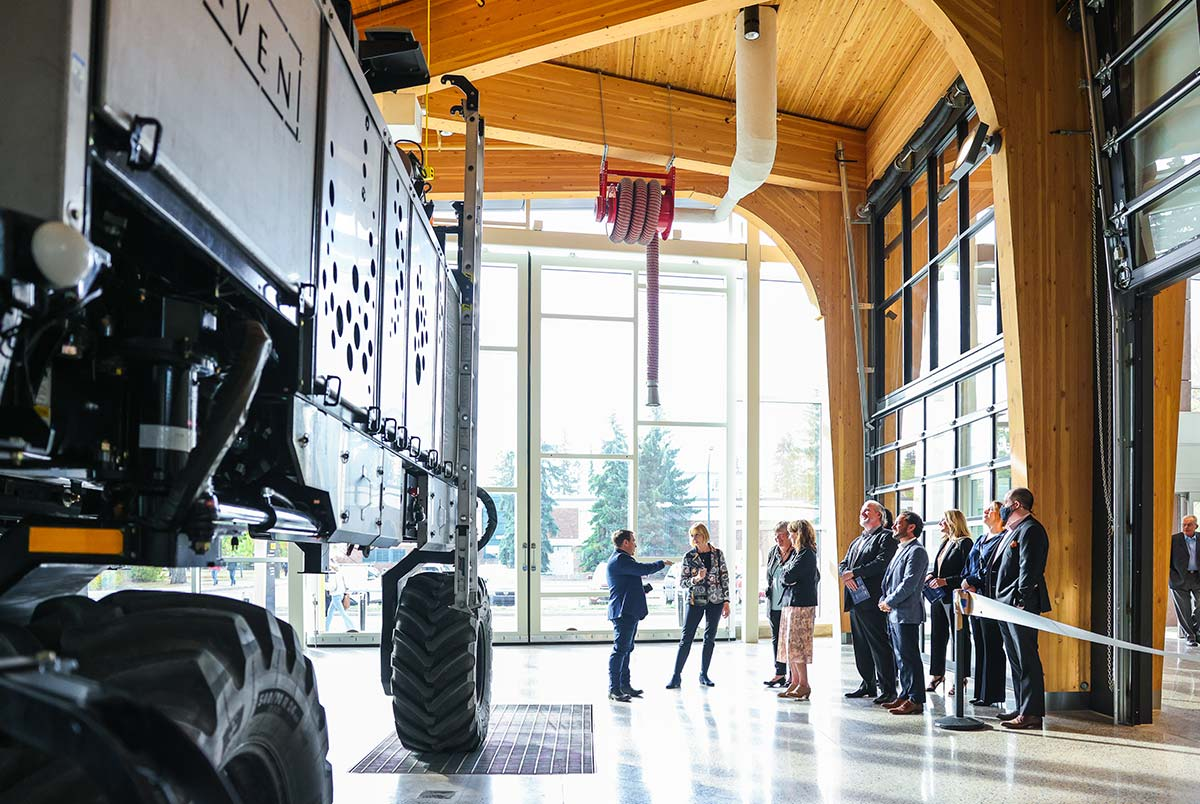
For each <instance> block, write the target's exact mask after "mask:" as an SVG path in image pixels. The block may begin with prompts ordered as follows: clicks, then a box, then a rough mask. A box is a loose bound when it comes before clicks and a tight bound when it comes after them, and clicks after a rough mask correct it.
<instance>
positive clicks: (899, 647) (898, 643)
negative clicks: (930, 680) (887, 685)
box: [888, 621, 925, 704]
mask: <svg viewBox="0 0 1200 804" xmlns="http://www.w3.org/2000/svg"><path fill="white" fill-rule="evenodd" d="M888 632H889V633H890V634H891V636H892V652H893V653H895V655H896V667H897V668H898V669H899V670H900V692H899V694H898V695H897V696H896V697H897V698H907V699H908V700H910V701H912V702H913V703H915V704H924V703H925V666H924V664H922V662H921V626H920V625H919V624H918V623H893V622H890V621H889V622H888Z"/></svg>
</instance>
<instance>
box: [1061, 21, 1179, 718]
mask: <svg viewBox="0 0 1200 804" xmlns="http://www.w3.org/2000/svg"><path fill="white" fill-rule="evenodd" d="M1069 1H1070V3H1071V6H1070V7H1068V25H1071V27H1076V26H1078V29H1079V30H1081V32H1082V35H1083V44H1084V62H1085V67H1086V71H1087V77H1086V84H1087V86H1086V88H1087V91H1088V104H1089V111H1090V117H1091V134H1092V151H1093V157H1094V174H1095V179H1094V185H1095V204H1096V210H1095V213H1094V214H1095V218H1096V222H1097V226H1098V229H1099V231H1098V232H1097V233H1096V235H1097V236H1096V237H1095V238H1094V240H1095V243H1096V250H1097V252H1099V253H1098V254H1097V257H1098V259H1097V260H1095V264H1094V265H1093V271H1094V279H1095V291H1094V293H1095V314H1096V321H1097V328H1096V350H1097V393H1098V395H1099V398H1098V412H1099V425H1100V440H1101V444H1102V445H1104V448H1103V449H1101V466H1100V469H1101V477H1102V485H1103V487H1104V490H1105V497H1106V500H1105V502H1106V507H1107V509H1108V511H1109V513H1110V515H1111V522H1110V545H1111V548H1110V555H1109V577H1108V592H1109V607H1108V608H1109V623H1108V625H1109V632H1110V633H1111V634H1112V635H1113V636H1116V637H1117V638H1119V639H1124V640H1126V641H1130V642H1138V643H1141V644H1146V645H1148V644H1152V643H1151V639H1152V636H1153V634H1152V630H1153V622H1152V612H1153V606H1152V605H1151V601H1152V598H1153V592H1154V590H1153V588H1152V576H1153V574H1152V573H1149V572H1142V571H1139V570H1140V568H1147V567H1152V566H1153V562H1154V537H1153V532H1154V524H1153V516H1154V511H1153V504H1152V500H1153V491H1154V488H1153V481H1154V476H1153V467H1154V460H1153V446H1154V445H1153V435H1152V433H1153V420H1154V419H1153V392H1154V370H1153V360H1152V356H1153V346H1154V316H1153V295H1154V293H1155V292H1156V291H1157V290H1160V289H1162V288H1164V287H1166V286H1168V285H1170V284H1172V283H1174V282H1176V281H1178V280H1179V279H1181V278H1183V277H1185V276H1188V275H1189V274H1191V273H1194V272H1195V271H1196V270H1197V269H1198V268H1200V238H1195V239H1192V240H1191V241H1190V242H1183V243H1180V244H1178V245H1177V247H1175V248H1172V249H1169V250H1166V249H1164V250H1162V251H1161V252H1160V251H1159V250H1158V249H1157V248H1156V246H1157V245H1159V244H1156V243H1155V235H1154V232H1153V229H1152V226H1153V223H1154V222H1153V220H1152V215H1153V214H1155V213H1154V210H1155V209H1156V208H1158V207H1159V205H1162V204H1165V203H1169V202H1170V201H1171V198H1172V194H1174V193H1176V192H1177V191H1179V190H1180V189H1181V188H1184V187H1185V186H1187V185H1189V182H1192V181H1193V180H1194V179H1196V177H1197V176H1200V159H1193V160H1192V161H1191V162H1190V163H1183V164H1180V165H1170V166H1169V167H1173V169H1172V170H1169V171H1166V172H1165V175H1163V176H1161V177H1157V176H1156V177H1155V178H1156V181H1155V182H1154V183H1152V184H1148V185H1147V186H1146V187H1144V188H1143V187H1139V186H1137V183H1136V181H1131V177H1133V176H1134V175H1135V173H1134V171H1135V170H1137V169H1138V168H1139V167H1140V166H1138V165H1137V164H1136V159H1137V156H1138V154H1137V142H1138V139H1137V138H1138V135H1139V134H1141V133H1144V132H1146V131H1147V130H1148V129H1149V128H1150V126H1151V125H1152V124H1153V123H1154V122H1155V121H1157V120H1160V119H1161V118H1162V117H1163V115H1165V114H1166V113H1167V112H1168V111H1170V110H1171V109H1173V108H1176V106H1177V104H1179V103H1180V101H1181V100H1183V99H1184V98H1186V97H1188V95H1189V93H1191V92H1192V91H1193V90H1195V89H1196V88H1197V87H1200V52H1197V64H1196V68H1195V69H1193V70H1192V71H1191V72H1190V73H1189V74H1187V75H1185V76H1184V77H1183V78H1182V80H1179V81H1178V82H1177V83H1175V84H1174V85H1173V86H1171V87H1170V88H1169V89H1167V90H1166V91H1165V92H1162V93H1161V94H1159V95H1158V97H1156V98H1155V99H1154V100H1153V101H1151V102H1149V103H1148V104H1146V105H1145V106H1144V108H1141V109H1139V110H1137V111H1136V112H1135V113H1134V114H1132V115H1125V114H1123V109H1124V108H1129V107H1130V106H1131V104H1126V103H1125V102H1124V101H1123V98H1122V92H1123V91H1128V87H1130V86H1132V85H1133V75H1134V70H1135V63H1136V64H1137V65H1138V68H1139V69H1152V67H1153V63H1150V64H1146V63H1144V62H1138V59H1139V57H1140V56H1144V55H1146V54H1147V51H1148V48H1150V47H1152V46H1153V45H1155V43H1156V42H1157V43H1159V44H1162V42H1163V41H1164V40H1162V39H1160V37H1162V36H1163V34H1164V32H1165V31H1168V30H1174V31H1178V30H1179V26H1180V25H1182V24H1184V23H1186V22H1187V17H1188V12H1189V11H1191V12H1193V13H1194V12H1195V11H1196V8H1197V0H1173V1H1172V2H1169V3H1167V4H1166V5H1165V6H1164V7H1163V8H1162V9H1161V10H1160V11H1159V12H1157V13H1156V14H1154V15H1153V16H1152V17H1151V18H1150V19H1148V20H1146V21H1145V22H1144V23H1143V24H1141V25H1140V26H1139V27H1138V28H1137V30H1135V31H1130V34H1129V35H1128V36H1124V37H1123V36H1120V35H1118V31H1119V30H1121V28H1131V27H1132V26H1131V25H1129V24H1128V21H1127V19H1126V17H1127V15H1128V14H1129V13H1130V11H1131V4H1130V3H1129V2H1128V1H1127V0H1126V1H1125V2H1123V1H1122V0H1108V1H1107V2H1106V0H1069ZM1197 18H1200V17H1197ZM1191 24H1192V25H1195V24H1196V23H1195V22H1192V23H1191ZM1179 161H1180V162H1183V160H1182V159H1180V160H1179ZM1168 225H1169V224H1168ZM1147 357H1149V358H1150V359H1146V358H1147ZM1109 673H1110V675H1109V681H1110V684H1111V685H1112V692H1113V719H1114V722H1116V723H1119V724H1126V725H1134V724H1139V723H1149V722H1150V721H1151V718H1152V711H1153V696H1152V679H1151V674H1152V664H1151V661H1150V657H1149V656H1147V655H1145V654H1139V655H1136V656H1133V655H1130V653H1129V652H1128V651H1123V650H1116V651H1110V653H1109Z"/></svg>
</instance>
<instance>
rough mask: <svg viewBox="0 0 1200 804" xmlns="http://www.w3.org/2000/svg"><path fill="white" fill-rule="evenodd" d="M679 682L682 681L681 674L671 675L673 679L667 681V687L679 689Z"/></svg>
mask: <svg viewBox="0 0 1200 804" xmlns="http://www.w3.org/2000/svg"><path fill="white" fill-rule="evenodd" d="M679 683H680V679H679V676H671V680H670V681H668V682H667V689H669V690H677V689H679Z"/></svg>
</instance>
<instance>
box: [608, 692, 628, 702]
mask: <svg viewBox="0 0 1200 804" xmlns="http://www.w3.org/2000/svg"><path fill="white" fill-rule="evenodd" d="M608 700H610V701H619V702H621V703H629V702H630V701H631V700H633V699H632V698H630V697H629V696H628V695H626V694H625V693H623V692H619V691H617V690H609V691H608Z"/></svg>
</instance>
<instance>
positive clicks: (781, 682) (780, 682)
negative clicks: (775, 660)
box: [763, 676, 787, 687]
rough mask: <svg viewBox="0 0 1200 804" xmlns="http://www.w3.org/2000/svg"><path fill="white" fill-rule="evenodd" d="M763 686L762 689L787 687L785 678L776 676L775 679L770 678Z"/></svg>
mask: <svg viewBox="0 0 1200 804" xmlns="http://www.w3.org/2000/svg"><path fill="white" fill-rule="evenodd" d="M763 686H764V687H786V686H787V676H776V677H775V678H772V679H770V680H769V681H764V682H763Z"/></svg>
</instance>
